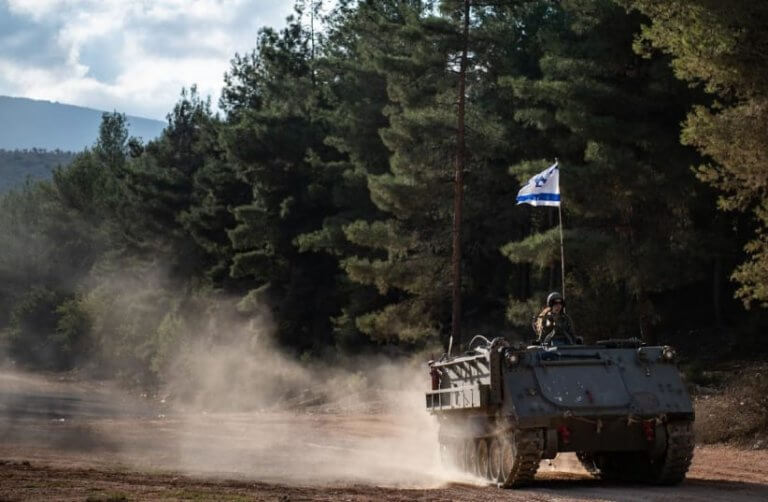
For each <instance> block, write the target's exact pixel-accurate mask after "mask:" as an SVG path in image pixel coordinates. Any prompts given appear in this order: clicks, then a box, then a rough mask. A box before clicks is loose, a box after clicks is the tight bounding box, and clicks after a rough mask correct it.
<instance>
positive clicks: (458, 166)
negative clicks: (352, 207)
mask: <svg viewBox="0 0 768 502" xmlns="http://www.w3.org/2000/svg"><path fill="white" fill-rule="evenodd" d="M470 3H471V0H464V19H463V22H464V26H463V30H462V37H463V47H462V50H461V63H460V66H459V96H458V97H459V101H458V105H459V109H458V133H457V148H456V163H455V166H454V184H453V256H452V258H451V272H452V275H453V302H452V303H453V309H452V315H451V331H452V333H453V340H454V343H456V344H457V345H458V346H459V347H460V346H461V344H462V339H461V210H462V205H463V202H464V170H465V168H466V162H467V145H466V137H465V133H466V131H465V123H464V113H465V108H466V88H467V54H468V52H469V9H470Z"/></svg>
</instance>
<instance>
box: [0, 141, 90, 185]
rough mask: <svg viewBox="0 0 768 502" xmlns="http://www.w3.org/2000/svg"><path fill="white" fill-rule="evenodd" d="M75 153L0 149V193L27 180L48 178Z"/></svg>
mask: <svg viewBox="0 0 768 502" xmlns="http://www.w3.org/2000/svg"><path fill="white" fill-rule="evenodd" d="M74 157H75V154H74V153H72V152H62V151H60V150H54V151H51V152H48V151H45V150H37V149H35V150H13V151H9V150H2V149H0V194H3V193H5V192H7V191H9V190H11V189H13V188H18V187H20V186H22V185H23V184H24V183H25V182H26V181H27V180H29V181H34V180H41V179H49V178H50V177H51V173H53V170H54V169H55V168H56V167H58V166H66V165H68V164H69V163H70V162H72V159H73V158H74Z"/></svg>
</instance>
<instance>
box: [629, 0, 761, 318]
mask: <svg viewBox="0 0 768 502" xmlns="http://www.w3.org/2000/svg"><path fill="white" fill-rule="evenodd" d="M617 1H618V3H620V4H622V5H625V6H627V7H633V8H636V9H639V10H640V11H641V12H643V13H645V14H646V15H648V16H649V17H650V18H651V23H649V24H647V25H646V26H645V27H644V29H643V32H642V36H640V37H639V38H638V40H637V43H636V49H637V50H638V52H640V53H642V54H646V55H649V53H650V49H651V48H658V49H661V50H663V51H664V52H666V53H668V54H671V55H672V65H673V67H674V69H675V73H676V74H677V76H678V77H680V78H681V79H684V80H686V81H688V82H691V83H693V84H699V83H702V84H704V89H705V90H706V91H707V92H709V93H711V94H713V95H714V97H715V98H716V101H714V102H711V103H708V102H707V100H703V99H701V100H698V102H699V103H702V104H700V105H697V106H695V107H694V108H693V111H692V112H691V113H690V114H689V115H688V118H687V120H686V122H685V126H684V129H683V136H682V139H683V142H684V143H685V144H688V145H692V146H695V147H696V148H697V149H698V150H699V151H700V152H701V153H702V154H703V155H705V157H706V159H707V162H706V163H705V164H703V165H702V166H701V167H700V168H699V170H698V175H699V177H700V178H701V179H702V180H704V181H706V182H707V183H709V184H711V185H712V186H714V187H717V188H718V189H720V190H721V191H722V196H721V197H720V199H719V201H718V205H719V207H720V208H721V209H723V210H728V211H739V212H744V213H748V214H751V215H752V216H753V218H754V226H755V227H756V228H755V231H754V236H753V238H752V239H751V240H750V241H749V243H747V245H746V247H745V251H747V253H748V256H749V258H748V259H747V260H746V261H745V262H744V263H742V264H741V265H740V266H739V267H738V268H737V269H736V271H735V272H734V273H733V276H732V278H733V279H734V280H735V281H737V282H738V283H739V284H740V285H741V287H740V288H739V290H738V291H737V293H736V294H737V296H738V297H739V298H741V299H742V300H743V301H744V304H745V305H746V306H749V305H750V304H751V303H753V302H754V303H758V304H760V305H761V306H763V307H768V184H767V183H766V182H765V180H767V179H768V157H767V155H768V154H767V153H766V152H768V137H767V136H766V134H765V130H766V128H768V90H767V88H766V85H765V82H766V78H767V77H768V72H767V70H766V68H767V67H768V65H767V64H766V63H768V53H766V51H765V46H766V44H767V43H768V33H767V32H766V29H765V27H766V25H767V24H768V4H766V3H765V2H753V1H749V0H738V1H735V2H716V1H713V0H695V1H685V2H683V1H680V0H672V1H668V2H660V1H658V0H617Z"/></svg>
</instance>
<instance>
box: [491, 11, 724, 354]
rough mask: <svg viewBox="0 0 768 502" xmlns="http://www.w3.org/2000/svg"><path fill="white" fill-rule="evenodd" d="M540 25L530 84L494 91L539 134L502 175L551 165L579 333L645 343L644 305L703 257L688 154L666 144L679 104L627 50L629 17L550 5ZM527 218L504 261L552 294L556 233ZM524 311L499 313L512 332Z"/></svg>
mask: <svg viewBox="0 0 768 502" xmlns="http://www.w3.org/2000/svg"><path fill="white" fill-rule="evenodd" d="M547 18H548V19H547V25H548V26H547V27H546V28H545V29H543V30H542V31H541V33H540V37H541V41H542V42H541V52H542V56H541V58H540V61H539V70H540V72H541V75H540V77H539V78H505V79H503V81H502V84H503V85H504V86H505V87H506V88H508V89H510V90H511V91H512V96H513V99H512V100H511V103H510V107H511V108H514V109H515V119H516V120H517V121H518V122H519V123H520V124H521V125H523V126H525V127H527V128H529V129H530V130H532V131H538V132H539V138H538V141H535V142H534V143H533V144H532V145H531V149H530V153H529V157H528V161H526V162H522V163H519V164H517V165H516V166H514V167H513V169H512V171H511V172H512V174H513V175H515V176H516V177H517V179H518V181H520V182H523V181H524V180H527V178H528V177H529V176H530V175H532V174H533V173H534V172H536V171H537V170H541V169H543V168H544V167H545V166H546V165H547V163H549V162H551V159H552V157H554V156H559V157H560V160H561V166H562V167H561V191H562V196H563V213H564V216H565V221H564V224H565V228H566V255H567V257H566V260H567V263H566V264H567V265H568V284H567V287H566V291H567V292H568V297H569V298H568V299H569V302H570V303H571V305H573V307H574V312H576V314H577V315H576V321H577V325H580V326H581V331H582V334H585V335H587V336H588V337H600V336H605V334H606V333H612V334H615V333H624V334H627V335H633V336H634V335H637V334H638V332H637V326H638V323H639V326H640V330H641V331H642V332H644V334H645V335H646V336H647V337H648V338H649V340H651V341H653V340H654V334H653V332H652V331H651V330H652V328H653V326H654V324H656V323H657V322H658V320H659V317H658V315H659V310H658V305H656V303H655V299H657V298H658V296H659V295H660V294H663V293H664V292H668V291H674V290H676V289H678V288H681V287H683V286H684V285H686V284H691V283H694V282H696V281H700V280H702V279H703V278H706V277H707V276H708V275H707V272H708V266H709V259H710V256H709V255H708V253H707V252H706V251H707V250H706V247H703V248H702V249H701V251H700V252H697V250H696V246H697V243H699V242H708V239H707V237H710V236H708V235H707V234H706V232H705V231H702V230H703V229H702V228H700V227H697V226H695V225H694V223H695V221H696V219H697V218H698V217H700V214H699V213H700V212H701V211H704V212H707V211H708V210H707V209H706V204H705V203H704V204H703V203H702V202H701V199H705V200H706V191H705V190H703V188H699V189H698V190H697V189H696V185H695V180H694V179H693V175H692V173H691V172H690V170H689V166H690V165H691V163H693V162H695V161H696V156H695V154H694V152H692V151H691V150H689V149H686V148H684V147H682V146H680V145H679V144H678V142H677V138H676V125H677V124H678V123H679V120H680V119H681V118H682V117H683V116H684V111H685V106H686V104H687V103H689V102H690V99H691V96H690V93H689V92H688V90H687V89H685V88H684V87H683V86H681V85H679V84H678V83H676V82H675V80H674V79H673V78H672V75H671V74H670V72H669V71H668V69H667V62H666V61H665V60H663V59H654V60H644V59H641V58H640V57H638V56H637V55H635V54H634V53H633V52H632V37H633V36H634V34H635V33H637V32H638V31H639V28H640V23H641V21H642V18H641V17H640V16H638V15H627V14H626V13H625V12H624V11H623V10H621V9H620V8H618V7H617V6H615V5H613V4H612V3H611V2H608V1H603V0H591V1H588V2H565V3H563V4H562V8H559V7H556V6H553V7H552V9H551V10H550V12H548V13H547ZM546 157H549V159H546ZM528 211H530V209H529V210H528ZM533 211H535V212H536V213H537V214H534V215H532V218H533V225H532V229H533V230H534V232H536V230H539V232H536V233H534V234H533V235H531V236H530V237H528V238H526V239H524V240H522V241H517V242H512V243H510V244H508V245H507V246H505V248H504V253H505V254H506V255H507V256H508V257H509V258H510V259H511V260H512V261H513V262H515V263H531V264H533V265H535V266H536V267H537V268H538V269H539V270H541V271H542V272H543V274H541V275H539V279H538V284H539V287H541V286H545V287H549V288H550V289H552V288H553V286H555V285H557V282H553V281H552V280H551V279H550V280H549V281H547V276H548V275H550V276H551V275H553V274H552V271H554V268H553V267H554V266H555V265H559V248H558V246H557V233H556V229H554V228H552V229H551V230H548V231H547V230H546V228H551V227H552V225H553V223H554V221H552V218H551V217H550V218H549V221H546V218H547V217H546V216H545V214H546V211H547V210H546V209H543V208H538V209H533ZM542 217H543V218H545V219H544V221H542ZM542 231H543V233H541V232H542ZM709 242H716V240H714V239H709ZM558 282H559V281H558ZM547 283H548V286H546V285H547ZM542 289H543V288H542ZM539 291H541V290H539ZM542 298H543V295H542ZM531 313H532V312H531V311H530V310H528V309H527V308H525V307H524V306H523V305H521V304H519V303H517V302H512V304H511V306H510V315H511V317H513V318H514V319H513V320H514V321H515V322H516V323H517V324H520V325H525V324H526V318H527V316H528V315H530V314H531ZM608 313H610V314H608ZM580 320H581V321H583V322H581V323H579V321H580Z"/></svg>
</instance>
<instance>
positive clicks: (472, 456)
mask: <svg viewBox="0 0 768 502" xmlns="http://www.w3.org/2000/svg"><path fill="white" fill-rule="evenodd" d="M476 469H477V451H476V450H475V441H474V440H472V439H467V440H466V441H465V442H464V470H465V471H466V472H469V473H472V474H475V470H476Z"/></svg>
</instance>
